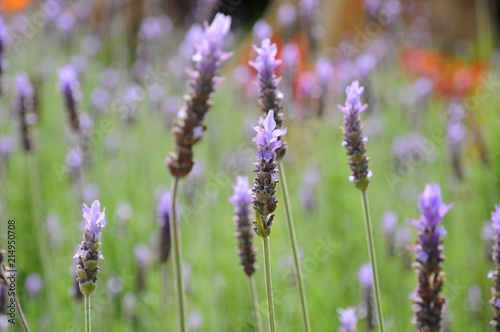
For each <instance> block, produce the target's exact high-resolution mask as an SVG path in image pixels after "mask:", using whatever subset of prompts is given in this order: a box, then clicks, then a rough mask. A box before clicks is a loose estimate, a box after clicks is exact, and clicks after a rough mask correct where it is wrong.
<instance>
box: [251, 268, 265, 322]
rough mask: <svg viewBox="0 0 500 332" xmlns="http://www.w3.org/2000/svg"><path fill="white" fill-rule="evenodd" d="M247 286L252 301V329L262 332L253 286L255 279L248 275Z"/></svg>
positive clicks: (257, 302)
mask: <svg viewBox="0 0 500 332" xmlns="http://www.w3.org/2000/svg"><path fill="white" fill-rule="evenodd" d="M248 286H249V289H250V300H251V301H252V314H253V325H254V330H255V331H257V332H264V328H263V326H262V319H261V318H260V311H259V300H258V297H257V288H256V287H255V279H254V278H253V277H252V276H250V277H248Z"/></svg>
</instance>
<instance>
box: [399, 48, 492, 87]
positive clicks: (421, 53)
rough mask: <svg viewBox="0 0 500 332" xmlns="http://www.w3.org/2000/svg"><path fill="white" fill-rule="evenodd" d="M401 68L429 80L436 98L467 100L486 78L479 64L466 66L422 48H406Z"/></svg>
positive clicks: (484, 69) (483, 67) (485, 69)
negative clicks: (456, 97) (465, 98)
mask: <svg viewBox="0 0 500 332" xmlns="http://www.w3.org/2000/svg"><path fill="white" fill-rule="evenodd" d="M402 60H403V67H404V69H405V70H406V71H407V72H408V73H409V74H410V75H414V76H418V77H420V76H424V77H427V78H428V79H430V80H431V81H432V82H433V83H434V85H435V87H436V92H437V93H438V94H439V95H443V96H445V97H451V96H461V97H464V96H467V95H469V94H470V93H472V92H473V91H474V89H475V88H476V87H477V86H478V85H479V84H480V82H481V80H482V79H483V77H484V76H485V75H486V72H487V68H486V66H485V65H484V64H483V63H481V62H476V63H473V64H467V63H466V62H464V61H462V60H459V59H456V58H453V57H450V56H445V55H443V54H441V53H439V52H436V51H432V50H428V49H424V48H406V49H404V50H403V55H402Z"/></svg>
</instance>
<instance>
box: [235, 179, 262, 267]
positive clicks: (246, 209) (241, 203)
mask: <svg viewBox="0 0 500 332" xmlns="http://www.w3.org/2000/svg"><path fill="white" fill-rule="evenodd" d="M229 202H231V203H232V204H233V205H234V217H233V220H234V222H235V223H236V233H235V236H236V240H237V242H238V256H239V257H240V264H241V266H242V267H243V270H244V271H245V273H246V275H247V276H249V277H250V276H252V274H253V273H254V272H255V270H256V266H255V252H256V249H255V247H254V246H253V240H252V235H253V234H252V224H251V221H250V203H252V190H251V189H250V185H249V183H248V178H247V177H246V176H238V177H237V178H236V184H235V185H233V195H232V196H231V197H230V198H229Z"/></svg>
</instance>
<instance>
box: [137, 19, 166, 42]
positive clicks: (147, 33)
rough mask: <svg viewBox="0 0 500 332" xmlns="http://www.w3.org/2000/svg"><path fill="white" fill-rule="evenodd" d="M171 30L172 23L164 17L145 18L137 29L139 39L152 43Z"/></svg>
mask: <svg viewBox="0 0 500 332" xmlns="http://www.w3.org/2000/svg"><path fill="white" fill-rule="evenodd" d="M171 30H172V21H170V19H169V18H168V17H166V16H159V17H146V18H145V19H144V20H143V21H142V24H141V27H140V29H139V37H141V39H143V40H146V41H154V40H157V39H159V38H161V37H163V36H165V35H168V34H169V33H170V31H171Z"/></svg>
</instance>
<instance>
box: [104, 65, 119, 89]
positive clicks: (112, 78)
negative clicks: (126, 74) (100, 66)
mask: <svg viewBox="0 0 500 332" xmlns="http://www.w3.org/2000/svg"><path fill="white" fill-rule="evenodd" d="M120 76H121V75H120V72H119V71H117V70H116V69H113V68H107V69H105V70H104V71H103V72H102V74H101V77H100V82H101V85H102V86H103V87H104V88H106V89H107V90H108V91H114V90H115V89H116V88H117V87H118V84H119V83H120Z"/></svg>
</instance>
